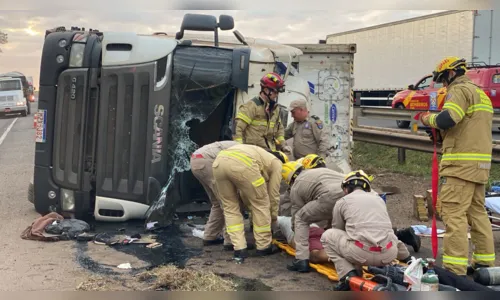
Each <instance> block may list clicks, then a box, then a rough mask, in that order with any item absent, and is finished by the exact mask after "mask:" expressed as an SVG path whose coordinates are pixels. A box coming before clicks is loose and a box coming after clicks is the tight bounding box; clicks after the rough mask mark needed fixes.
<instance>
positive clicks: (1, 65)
mask: <svg viewBox="0 0 500 300" xmlns="http://www.w3.org/2000/svg"><path fill="white" fill-rule="evenodd" d="M38 1H39V2H38ZM38 1H36V3H41V2H43V4H44V5H45V6H46V7H52V6H51V5H50V2H54V3H55V1H56V0H43V1H42V0H38ZM393 1H394V0H393ZM102 2H103V3H105V4H103V5H102V6H101V8H100V9H99V10H94V11H88V10H78V11H77V10H66V11H61V10H53V9H47V8H43V7H41V6H39V5H38V6H37V7H36V8H38V9H37V10H25V11H22V10H1V9H2V7H1V6H0V31H3V32H5V33H7V34H8V40H9V43H8V44H5V45H0V48H1V49H2V53H0V73H4V72H10V71H19V72H22V73H24V74H25V75H27V76H33V78H34V82H35V86H36V87H38V81H39V66H40V55H41V51H42V47H43V40H44V34H45V30H46V29H49V28H53V27H56V26H66V28H69V27H71V26H79V27H85V28H86V29H88V28H96V29H98V30H100V31H101V32H105V31H133V32H137V33H153V32H158V31H163V32H169V33H170V32H172V33H174V32H176V31H178V30H179V27H180V24H181V21H182V17H183V15H184V14H185V13H204V14H213V15H216V16H218V15H220V14H222V13H223V14H229V15H232V16H233V17H234V20H235V29H237V30H239V31H240V32H241V33H242V34H243V35H244V36H247V37H258V38H264V39H271V40H276V41H279V42H282V43H314V44H315V43H318V41H319V40H320V39H325V38H326V35H328V34H332V33H337V32H343V31H347V30H352V29H358V28H363V27H367V26H373V25H378V24H383V23H388V22H392V21H398V20H403V19H408V18H413V17H418V16H422V15H427V14H431V13H436V12H439V11H440V10H368V11H349V10H330V11H328V10H322V11H303V12H302V11H273V10H233V11H228V10H226V11H210V10H201V11H186V10H184V11H181V10H156V11H153V10H147V11H138V10H135V11H134V9H138V8H137V5H135V4H128V3H126V2H123V4H121V5H120V7H119V9H120V10H119V11H117V10H116V9H113V7H112V5H106V4H107V3H106V2H107V1H104V0H102ZM33 3H35V1H33ZM136 3H138V2H136ZM223 34H231V32H225V33H223Z"/></svg>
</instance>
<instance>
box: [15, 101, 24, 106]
mask: <svg viewBox="0 0 500 300" xmlns="http://www.w3.org/2000/svg"><path fill="white" fill-rule="evenodd" d="M24 105H25V103H24V101H17V102H16V106H24Z"/></svg>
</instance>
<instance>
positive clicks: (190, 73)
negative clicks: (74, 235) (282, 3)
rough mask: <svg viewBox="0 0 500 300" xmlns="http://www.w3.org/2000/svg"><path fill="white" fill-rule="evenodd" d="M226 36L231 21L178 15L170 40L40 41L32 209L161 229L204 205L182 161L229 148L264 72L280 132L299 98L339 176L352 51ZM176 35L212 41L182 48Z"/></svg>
mask: <svg viewBox="0 0 500 300" xmlns="http://www.w3.org/2000/svg"><path fill="white" fill-rule="evenodd" d="M233 27H234V21H233V19H232V17H230V16H225V15H221V16H220V17H219V20H218V21H217V18H215V17H214V16H208V15H193V14H186V15H185V16H184V20H183V22H182V25H181V30H180V32H178V33H177V34H175V36H171V35H168V34H163V33H159V34H153V35H140V34H135V33H124V32H104V33H102V32H98V31H96V30H89V31H85V30H84V29H80V28H75V27H73V28H72V29H71V30H65V29H64V28H62V27H59V28H57V29H55V30H49V31H47V34H46V37H45V42H44V46H43V51H42V60H41V68H40V93H39V111H38V116H39V117H38V118H37V122H39V124H38V126H37V132H36V146H35V147H36V152H35V166H34V177H33V181H32V182H33V184H31V185H30V192H29V195H30V197H31V198H30V201H32V202H33V203H34V206H35V209H36V210H37V211H38V212H39V213H42V214H44V213H47V212H49V211H57V212H59V213H61V214H63V215H70V216H76V217H84V216H86V215H93V217H95V218H96V219H97V220H102V221H126V220H128V219H136V218H137V219H142V218H146V219H156V220H158V219H161V220H163V221H164V222H167V223H168V222H169V220H171V219H172V217H173V213H174V212H175V211H176V209H177V207H179V206H181V205H182V204H185V205H189V204H191V202H193V201H195V202H197V203H201V202H207V201H208V198H207V197H206V194H205V192H204V191H203V188H202V186H201V185H200V184H199V182H198V181H197V180H196V179H195V178H194V176H193V175H192V173H191V172H190V165H189V158H190V155H191V153H192V152H193V151H194V150H195V149H196V148H198V147H201V146H203V145H205V144H208V143H211V142H214V141H217V140H228V139H232V132H233V126H234V125H233V123H234V116H235V115H236V111H237V109H238V106H239V105H240V104H241V103H244V102H246V101H249V100H250V99H251V98H252V97H253V96H255V95H257V94H258V91H259V80H260V78H261V77H262V76H263V75H264V74H266V73H267V72H271V71H278V72H281V73H282V74H283V75H284V77H285V83H286V87H285V88H286V92H285V93H284V94H283V95H280V98H279V103H280V104H281V105H282V108H284V110H283V112H284V117H285V118H284V123H285V124H280V126H286V125H287V122H288V120H289V119H288V118H286V116H287V115H288V112H287V111H286V108H287V107H288V105H289V103H290V102H291V101H292V100H294V99H297V98H298V97H302V98H305V99H306V100H308V101H309V104H310V106H311V111H312V113H314V114H316V115H318V116H321V117H323V118H324V119H325V123H326V126H325V127H327V128H328V129H329V130H331V134H330V142H331V147H330V148H329V150H328V156H327V157H326V160H327V162H329V161H330V162H331V161H333V162H335V163H336V164H338V165H339V166H340V167H341V168H343V169H344V170H345V171H349V170H350V159H351V145H352V131H351V130H352V128H351V127H350V124H351V120H352V109H353V108H352V105H353V103H354V101H353V99H352V98H351V88H352V72H351V70H352V64H353V57H354V53H355V51H356V47H355V45H316V44H314V45H312V44H311V45H309V44H307V45H282V44H279V43H277V42H273V41H265V40H260V39H252V38H245V37H243V36H242V35H241V34H240V33H239V32H237V31H234V32H233V33H234V37H231V38H230V37H227V38H224V37H219V35H218V29H219V28H220V29H221V30H231V29H233ZM186 30H189V31H211V32H213V33H214V34H213V37H208V38H207V37H204V38H193V39H190V38H188V37H187V36H185V35H184V31H186ZM226 39H227V40H226ZM161 220H160V223H161ZM163 225H165V224H163Z"/></svg>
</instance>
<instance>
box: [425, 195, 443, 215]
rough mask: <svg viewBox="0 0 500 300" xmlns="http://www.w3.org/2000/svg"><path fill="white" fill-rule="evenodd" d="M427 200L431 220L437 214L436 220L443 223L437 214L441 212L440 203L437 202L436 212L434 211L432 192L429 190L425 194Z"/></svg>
mask: <svg viewBox="0 0 500 300" xmlns="http://www.w3.org/2000/svg"><path fill="white" fill-rule="evenodd" d="M425 200H426V202H427V213H428V214H429V218H432V216H433V215H434V213H436V220H439V221H441V218H440V217H439V214H438V213H437V212H438V211H439V207H440V203H439V201H436V211H434V209H433V207H432V190H427V191H426V192H425Z"/></svg>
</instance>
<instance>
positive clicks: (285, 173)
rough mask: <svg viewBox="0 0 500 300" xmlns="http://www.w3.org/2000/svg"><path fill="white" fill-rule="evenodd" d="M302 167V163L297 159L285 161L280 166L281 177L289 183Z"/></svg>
mask: <svg viewBox="0 0 500 300" xmlns="http://www.w3.org/2000/svg"><path fill="white" fill-rule="evenodd" d="M303 169H304V167H303V166H302V164H301V163H299V162H297V161H290V162H287V163H285V164H283V167H282V168H281V177H283V180H284V181H285V182H286V184H288V185H291V184H292V183H293V181H294V180H295V178H297V176H299V174H300V172H301V171H302V170H303Z"/></svg>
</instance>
